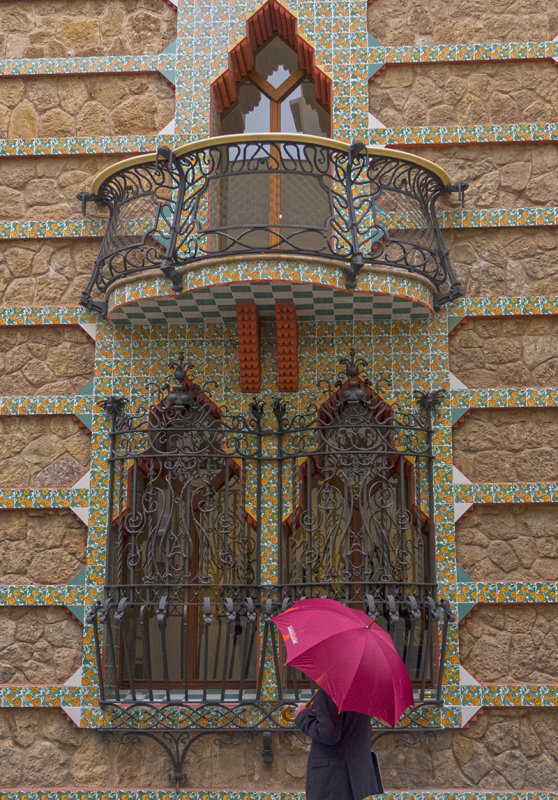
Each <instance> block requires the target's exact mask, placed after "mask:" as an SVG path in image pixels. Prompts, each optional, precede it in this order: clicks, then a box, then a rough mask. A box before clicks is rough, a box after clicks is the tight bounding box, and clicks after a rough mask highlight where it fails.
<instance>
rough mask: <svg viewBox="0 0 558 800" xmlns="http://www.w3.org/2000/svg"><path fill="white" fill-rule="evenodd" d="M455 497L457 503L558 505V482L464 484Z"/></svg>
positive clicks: (455, 492)
mask: <svg viewBox="0 0 558 800" xmlns="http://www.w3.org/2000/svg"><path fill="white" fill-rule="evenodd" d="M453 495H454V501H455V502H456V503H558V482H552V483H550V482H549V483H545V482H537V483H536V482H521V483H520V482H517V483H463V484H456V485H455V486H454V487H453Z"/></svg>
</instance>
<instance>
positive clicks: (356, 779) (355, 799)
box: [295, 689, 382, 800]
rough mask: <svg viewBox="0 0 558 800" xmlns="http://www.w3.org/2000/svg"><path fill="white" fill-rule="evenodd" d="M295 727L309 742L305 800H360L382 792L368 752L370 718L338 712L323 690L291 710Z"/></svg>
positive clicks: (354, 713)
mask: <svg viewBox="0 0 558 800" xmlns="http://www.w3.org/2000/svg"><path fill="white" fill-rule="evenodd" d="M295 725H296V726H297V727H298V728H300V730H301V731H302V732H303V733H305V734H307V736H309V737H310V738H311V739H312V744H311V746H310V754H309V756H308V769H307V772H306V800H363V798H365V797H369V796H370V795H374V794H378V793H381V792H382V786H381V779H380V776H379V773H378V772H377V770H376V765H375V761H374V760H373V759H374V757H373V755H372V754H371V752H370V717H368V716H367V715H366V714H360V713H359V712H358V711H343V712H341V713H340V712H339V711H338V710H337V706H336V705H335V703H334V702H333V700H332V699H331V697H330V696H329V695H328V694H327V692H325V691H324V690H323V689H319V690H318V692H317V693H316V694H315V695H314V697H313V698H312V700H311V702H310V705H309V706H308V707H307V705H306V704H305V703H300V704H299V705H298V706H297V707H296V709H295Z"/></svg>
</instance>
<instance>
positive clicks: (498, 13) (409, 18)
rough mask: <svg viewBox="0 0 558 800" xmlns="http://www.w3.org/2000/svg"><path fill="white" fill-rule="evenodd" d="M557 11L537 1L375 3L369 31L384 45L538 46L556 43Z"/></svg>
mask: <svg viewBox="0 0 558 800" xmlns="http://www.w3.org/2000/svg"><path fill="white" fill-rule="evenodd" d="M556 30H558V10H557V9H556V7H555V6H554V5H553V4H552V3H539V2H537V0H513V2H507V0H500V1H499V2H495V3H492V4H490V5H487V4H486V3H484V2H483V0H462V1H461V0H447V2H446V0H405V2H404V3H401V2H400V0H373V2H372V3H371V4H370V5H369V7H368V31H369V32H370V33H371V34H372V36H375V37H376V39H379V40H380V41H381V42H382V44H384V45H406V44H411V45H421V44H463V43H468V44H471V43H474V42H480V43H482V42H507V41H510V42H514V41H515V42H523V41H528V42H535V41H543V42H544V41H548V40H549V39H552V38H553V37H554V35H555V33H556Z"/></svg>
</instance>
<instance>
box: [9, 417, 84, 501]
mask: <svg viewBox="0 0 558 800" xmlns="http://www.w3.org/2000/svg"><path fill="white" fill-rule="evenodd" d="M90 450H91V437H90V434H89V431H86V430H85V429H84V428H83V427H82V426H80V425H79V423H78V421H77V420H76V418H75V417H73V416H52V417H40V416H39V417H1V418H0V486H7V487H14V488H15V487H24V486H37V487H49V486H51V487H65V486H73V485H74V483H76V482H77V481H78V480H79V479H80V478H81V477H82V476H83V475H84V474H85V473H86V472H87V470H88V469H89V460H90Z"/></svg>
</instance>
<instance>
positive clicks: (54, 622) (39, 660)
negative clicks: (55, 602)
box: [0, 606, 82, 685]
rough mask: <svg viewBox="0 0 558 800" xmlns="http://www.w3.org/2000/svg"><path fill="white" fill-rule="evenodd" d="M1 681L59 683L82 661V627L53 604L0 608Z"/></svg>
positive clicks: (11, 682) (34, 683) (12, 682)
mask: <svg viewBox="0 0 558 800" xmlns="http://www.w3.org/2000/svg"><path fill="white" fill-rule="evenodd" d="M0 620H1V624H0V663H1V664H2V669H3V679H4V683H9V684H11V685H15V684H33V685H41V684H42V685H48V684H53V685H56V684H60V683H63V682H64V681H66V680H67V679H68V678H69V677H70V675H72V674H73V673H74V672H75V671H76V669H77V668H78V667H79V665H80V663H81V649H82V628H81V625H80V624H79V623H78V622H77V621H76V620H75V618H74V617H72V616H71V615H70V614H69V613H68V612H67V611H66V610H65V609H63V608H59V607H56V606H35V607H25V606H21V607H7V608H0Z"/></svg>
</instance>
